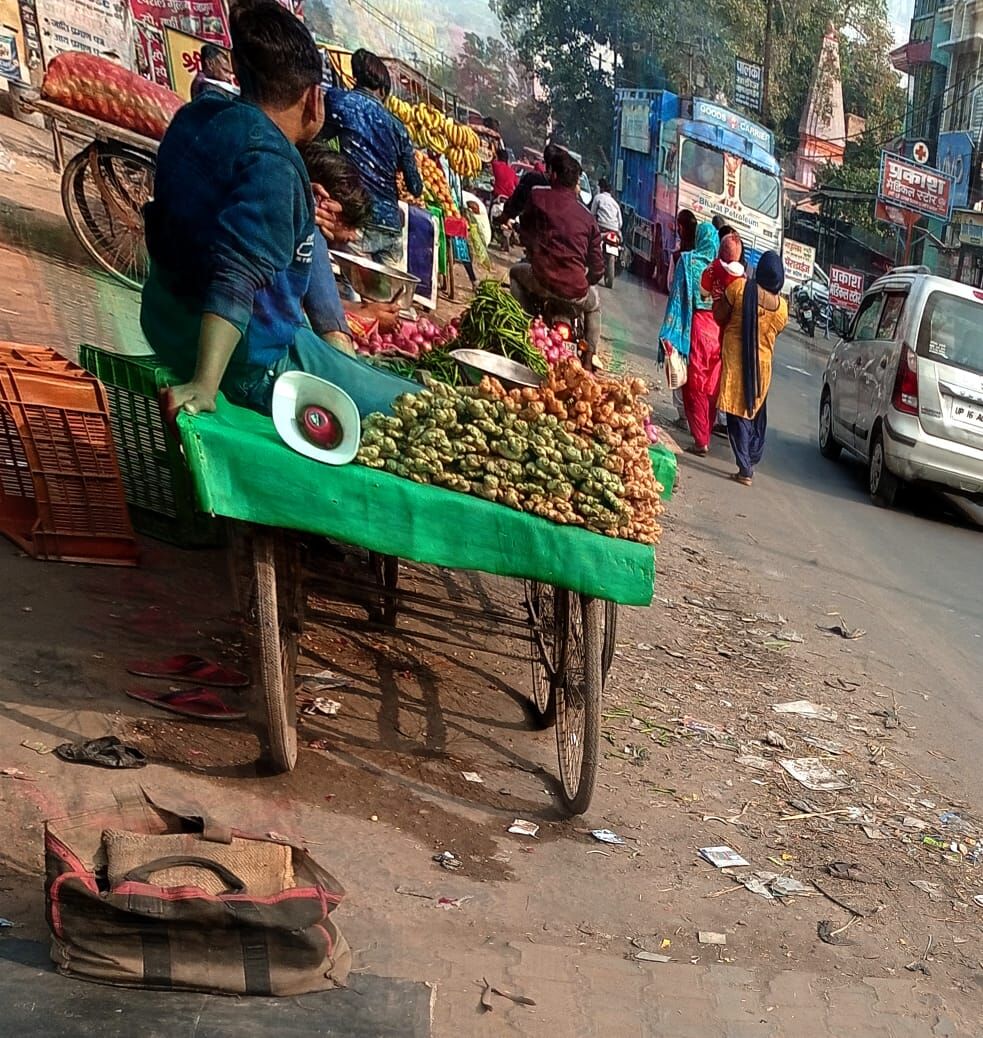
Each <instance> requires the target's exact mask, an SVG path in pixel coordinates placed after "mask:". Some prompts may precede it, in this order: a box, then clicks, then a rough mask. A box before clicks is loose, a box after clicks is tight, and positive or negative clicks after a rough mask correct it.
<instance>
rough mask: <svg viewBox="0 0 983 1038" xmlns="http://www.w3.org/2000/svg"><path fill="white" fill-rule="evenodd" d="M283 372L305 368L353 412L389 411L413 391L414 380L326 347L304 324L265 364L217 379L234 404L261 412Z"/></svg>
mask: <svg viewBox="0 0 983 1038" xmlns="http://www.w3.org/2000/svg"><path fill="white" fill-rule="evenodd" d="M285 371H306V372H307V373H308V374H311V375H316V376H317V377H318V378H323V379H325V380H326V381H328V382H333V383H334V384H335V385H336V386H339V387H340V388H341V389H343V390H344V391H345V392H346V393H347V394H348V395H349V396H350V397H351V398H352V399H353V400H354V401H355V406H356V407H357V408H358V413H359V414H360V415H361V416H362V417H363V418H364V417H365V416H366V415H370V414H373V413H374V412H376V411H381V412H382V413H383V414H392V403H393V400H395V399H396V397H398V396H400V395H402V394H403V393H419V392H420V390H421V389H422V388H423V386H421V385H420V384H419V383H418V382H411V381H410V380H409V379H406V378H401V377H400V376H399V375H394V374H392V372H389V371H386V370H384V369H383V368H379V367H376V366H375V365H373V364H368V363H366V362H365V361H364V360H362V359H361V358H359V357H352V356H349V354H347V353H342V352H341V350H336V349H335V348H334V347H333V346H329V345H328V344H327V343H326V342H325V341H324V340H323V339H321V338H319V337H318V336H317V335H315V334H314V332H312V331H311V330H310V329H309V328H301V329H298V331H297V334H296V336H295V337H294V341H293V345H292V346H291V347H290V348H289V350H287V351H286V352H285V353H284V354H283V356H282V357H280V359H279V360H278V361H277V362H276V363H275V364H274V365H273V366H272V367H270V368H239V369H237V370H235V371H230V372H229V373H228V374H227V375H226V377H225V379H224V381H223V383H222V389H223V391H224V392H225V395H226V396H227V397H228V398H229V400H231V401H232V403H234V404H239V405H240V406H242V407H250V408H252V409H253V410H254V411H259V412H261V413H262V414H269V413H270V411H271V409H272V398H273V383H274V382H276V380H277V377H278V376H280V375H282V374H283V373H284V372H285Z"/></svg>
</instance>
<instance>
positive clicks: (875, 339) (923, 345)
mask: <svg viewBox="0 0 983 1038" xmlns="http://www.w3.org/2000/svg"><path fill="white" fill-rule="evenodd" d="M844 448H845V449H846V450H848V451H850V452H851V453H853V454H855V455H857V456H859V457H860V458H861V459H863V460H864V461H866V462H867V464H868V471H869V489H870V496H871V498H872V500H873V501H874V503H875V504H877V505H880V506H882V507H890V506H891V505H892V504H893V503H894V499H895V495H896V494H897V491H898V488H899V487H900V486H901V485H902V484H904V483H917V484H922V485H926V486H929V487H933V488H935V489H938V490H941V491H944V492H945V493H949V494H956V495H960V496H962V497H966V498H969V499H970V500H973V501H974V502H976V503H983V291H980V290H979V289H976V288H973V287H972V286H970V285H963V284H960V283H959V282H956V281H950V280H948V279H947V278H940V277H935V276H934V275H933V274H932V273H931V272H930V271H929V269H928V268H927V267H897V268H895V269H894V270H892V271H891V272H890V273H889V274H886V275H885V276H884V277H882V278H879V279H878V280H877V281H875V282H874V284H873V285H871V287H870V288H869V289H868V290H867V292H866V293H865V294H864V296H863V299H862V300H861V303H860V309H859V310H858V311H857V314H856V316H855V317H854V319H853V323H852V324H851V325H850V328H849V330H848V331H847V334H846V335H844V337H843V338H842V339H841V340H840V341H839V342H838V343H837V344H836V346H835V348H834V349H833V352H832V354H831V355H830V358H829V361H828V363H827V365H826V371H825V373H824V375H823V387H822V393H821V396H820V403H819V449H820V451H821V452H822V454H823V455H824V456H825V457H827V458H831V459H835V458H837V457H838V456H839V454H840V452H841V450H843V449H844Z"/></svg>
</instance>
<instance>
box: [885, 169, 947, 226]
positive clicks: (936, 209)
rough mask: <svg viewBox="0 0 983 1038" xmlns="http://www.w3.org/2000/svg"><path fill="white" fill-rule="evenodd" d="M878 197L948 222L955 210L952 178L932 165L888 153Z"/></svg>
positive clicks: (887, 202) (891, 203)
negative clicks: (953, 207)
mask: <svg viewBox="0 0 983 1038" xmlns="http://www.w3.org/2000/svg"><path fill="white" fill-rule="evenodd" d="M877 196H878V198H879V199H880V200H881V201H882V202H884V203H886V204H887V205H898V206H901V208H903V209H911V210H912V211H913V212H916V213H921V214H922V216H934V217H935V218H936V219H938V220H942V221H944V222H946V223H948V222H949V216H950V213H951V211H952V178H951V177H948V176H946V175H945V174H944V173H942V172H941V171H940V170H937V169H933V168H932V167H931V166H922V165H919V164H918V163H917V162H911V161H909V160H908V159H903V158H901V157H900V156H898V155H892V154H890V153H889V152H887V151H885V152H883V153H882V154H881V176H880V182H879V184H878V188H877Z"/></svg>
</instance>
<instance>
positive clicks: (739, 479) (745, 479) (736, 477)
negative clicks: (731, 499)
mask: <svg viewBox="0 0 983 1038" xmlns="http://www.w3.org/2000/svg"><path fill="white" fill-rule="evenodd" d="M730 478H731V479H732V480H733V481H734V482H735V483H740V484H741V486H742V487H749V486H750V485H751V477H750V476H742V475H741V474H740V472H735V473H734V474H733V475H732V476H731V477H730Z"/></svg>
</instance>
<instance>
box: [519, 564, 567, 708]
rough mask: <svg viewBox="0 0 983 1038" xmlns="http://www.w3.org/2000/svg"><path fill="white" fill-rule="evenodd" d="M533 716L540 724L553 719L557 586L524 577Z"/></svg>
mask: <svg viewBox="0 0 983 1038" xmlns="http://www.w3.org/2000/svg"><path fill="white" fill-rule="evenodd" d="M526 609H527V610H528V612H529V635H530V638H529V660H530V664H531V667H532V696H531V697H530V698H531V701H532V706H533V717H534V719H535V722H536V725H537V726H538V727H540V728H549V727H550V726H551V725H553V724H555V723H556V688H555V686H556V673H557V669H558V664H559V650H560V647H561V640H560V638H559V637H558V634H557V627H556V588H555V587H553V586H552V585H551V584H540V583H539V581H537V580H527V581H526Z"/></svg>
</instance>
